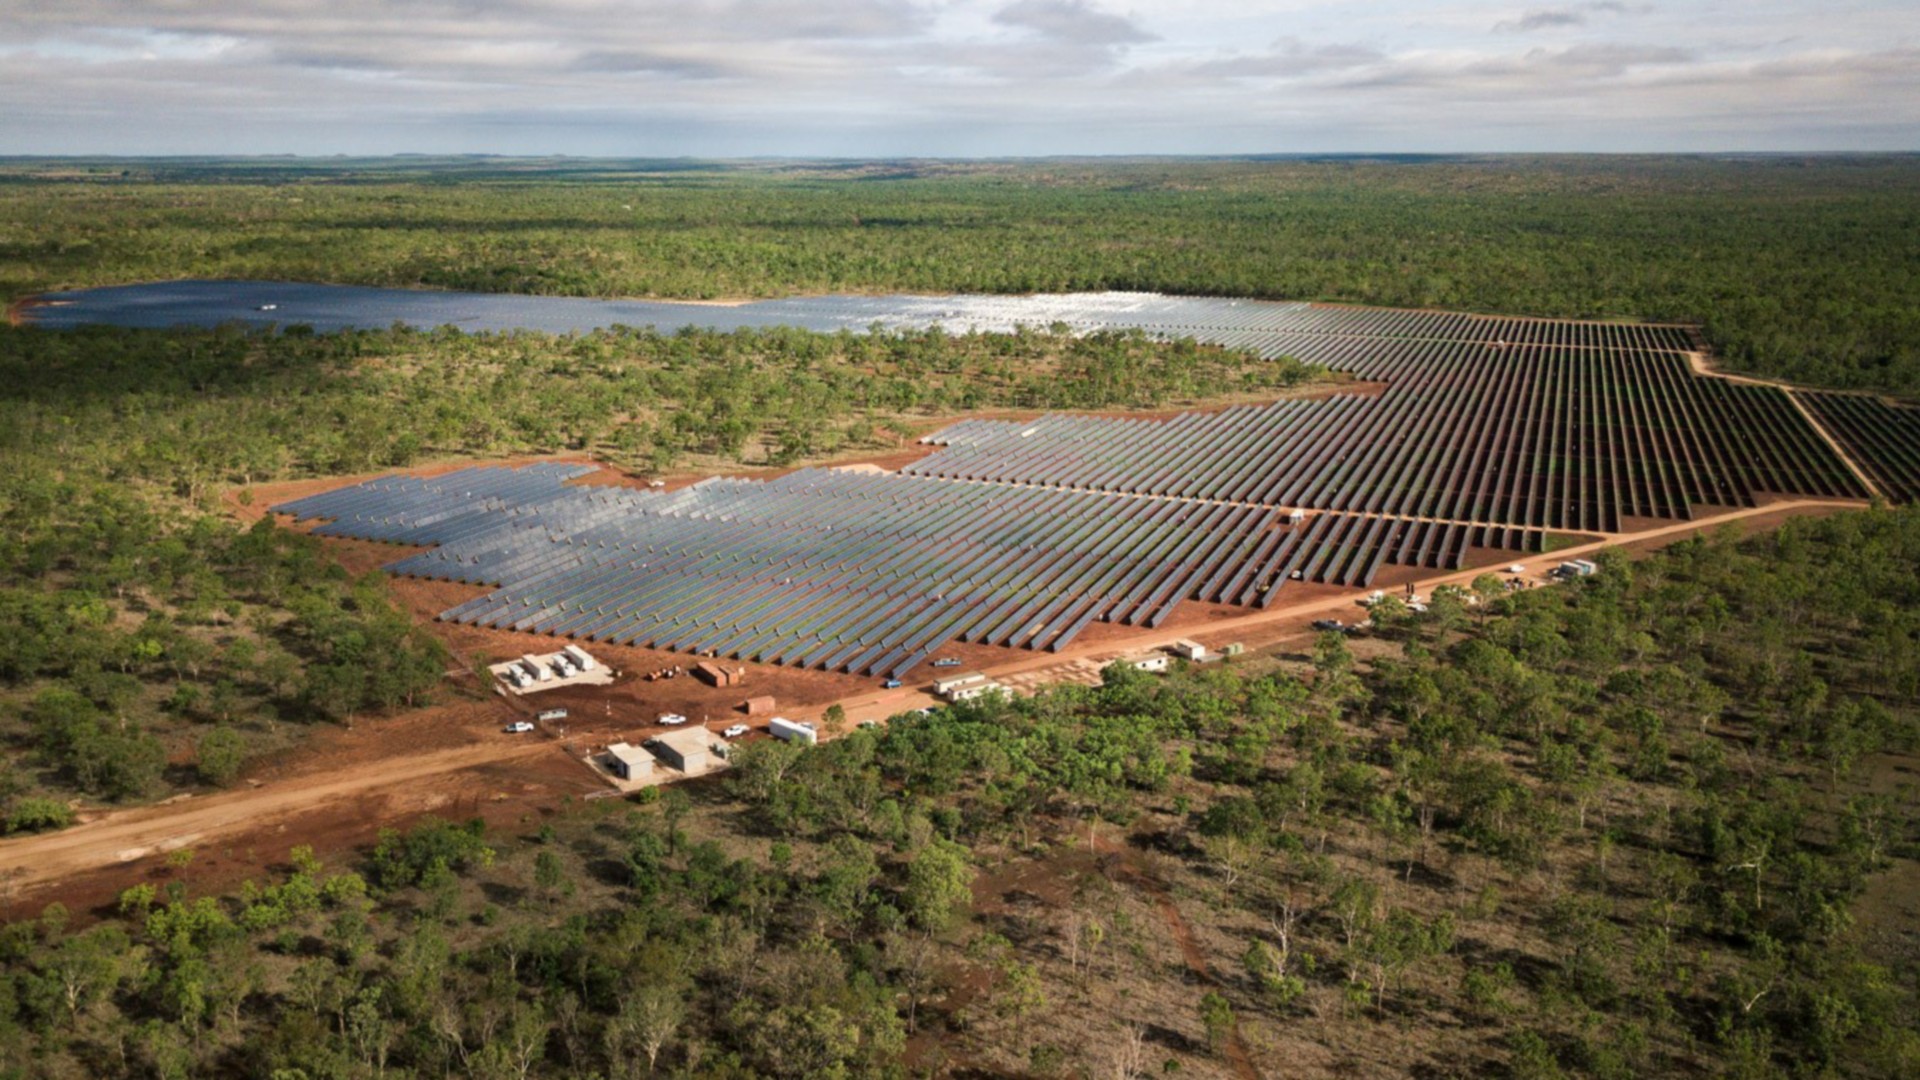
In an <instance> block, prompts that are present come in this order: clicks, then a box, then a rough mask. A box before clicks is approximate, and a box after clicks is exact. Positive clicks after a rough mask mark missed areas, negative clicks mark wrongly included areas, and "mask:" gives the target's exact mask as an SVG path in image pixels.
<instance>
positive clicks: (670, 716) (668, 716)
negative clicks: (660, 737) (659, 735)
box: [660, 712, 687, 727]
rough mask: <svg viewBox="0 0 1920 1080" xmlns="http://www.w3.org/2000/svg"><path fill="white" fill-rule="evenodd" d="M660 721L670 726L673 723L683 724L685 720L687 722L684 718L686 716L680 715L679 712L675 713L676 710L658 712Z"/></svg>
mask: <svg viewBox="0 0 1920 1080" xmlns="http://www.w3.org/2000/svg"><path fill="white" fill-rule="evenodd" d="M660 722H661V723H663V724H665V725H667V726H668V727H672V726H674V725H675V724H684V723H686V722H687V718H686V717H684V716H681V715H680V714H679V713H677V712H670V713H661V714H660Z"/></svg>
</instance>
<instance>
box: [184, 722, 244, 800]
mask: <svg viewBox="0 0 1920 1080" xmlns="http://www.w3.org/2000/svg"><path fill="white" fill-rule="evenodd" d="M245 754H246V741H245V740H244V739H242V738H241V737H240V733H239V732H237V731H235V730H233V729H232V728H230V727H224V726H222V727H216V728H214V729H213V730H212V731H209V732H207V733H206V734H205V735H202V736H201V737H200V745H199V747H198V750H197V753H196V755H195V761H194V769H195V770H196V771H197V772H199V774H200V779H201V780H202V781H204V782H206V783H209V784H212V785H214V786H216V787H226V786H227V785H228V784H231V783H233V780H234V778H235V777H237V776H239V775H240V768H241V766H242V765H244V764H245V762H246V757H245Z"/></svg>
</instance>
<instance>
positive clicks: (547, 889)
mask: <svg viewBox="0 0 1920 1080" xmlns="http://www.w3.org/2000/svg"><path fill="white" fill-rule="evenodd" d="M533 883H534V885H535V886H537V887H538V888H539V889H540V891H541V892H542V893H545V894H546V895H547V896H549V897H552V896H556V895H560V896H571V895H573V882H572V881H571V880H570V879H568V877H567V867H566V864H565V863H564V862H562V861H561V860H560V856H559V855H558V854H557V853H556V852H554V850H553V849H552V848H541V849H540V850H539V851H538V852H536V853H535V854H534V856H533Z"/></svg>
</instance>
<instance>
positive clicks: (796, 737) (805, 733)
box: [767, 716, 820, 746]
mask: <svg viewBox="0 0 1920 1080" xmlns="http://www.w3.org/2000/svg"><path fill="white" fill-rule="evenodd" d="M767 732H768V733H769V734H771V735H772V736H773V737H774V738H776V739H785V740H787V741H788V742H802V743H806V744H807V745H808V746H812V745H813V744H815V743H817V742H819V741H820V734H819V732H816V731H814V730H813V725H812V724H805V723H798V722H796V721H793V720H789V719H787V718H786V717H784V716H776V717H774V718H773V719H772V720H769V721H767Z"/></svg>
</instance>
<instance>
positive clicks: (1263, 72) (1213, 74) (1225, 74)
mask: <svg viewBox="0 0 1920 1080" xmlns="http://www.w3.org/2000/svg"><path fill="white" fill-rule="evenodd" d="M1385 59H1387V55H1386V54H1385V53H1383V52H1381V51H1380V50H1379V49H1376V48H1373V47H1371V46H1367V45H1355V44H1348V43H1326V44H1319V45H1310V44H1307V43H1306V42H1303V41H1301V40H1300V39H1298V38H1281V39H1280V40H1278V41H1276V42H1274V43H1273V47H1272V48H1270V49H1269V50H1268V51H1266V52H1263V53H1251V54H1242V55H1234V56H1228V57H1222V58H1220V59H1217V60H1203V61H1199V62H1196V63H1190V64H1186V65H1183V66H1182V67H1181V68H1180V70H1181V72H1182V73H1183V74H1184V75H1186V76H1188V77H1191V78H1224V79H1271V78H1297V77H1299V76H1302V75H1311V74H1315V73H1318V72H1326V71H1345V70H1349V69H1352V68H1358V67H1365V66H1367V65H1369V64H1377V63H1380V62H1381V61H1383V60H1385Z"/></svg>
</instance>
